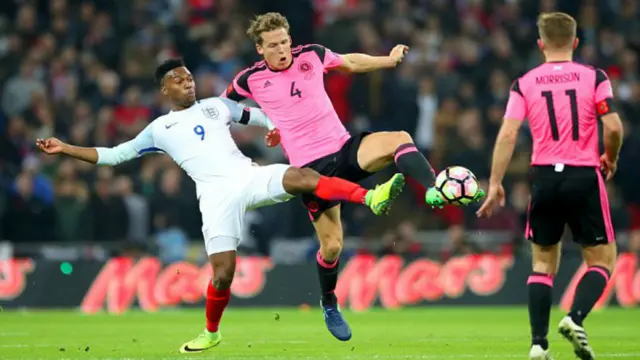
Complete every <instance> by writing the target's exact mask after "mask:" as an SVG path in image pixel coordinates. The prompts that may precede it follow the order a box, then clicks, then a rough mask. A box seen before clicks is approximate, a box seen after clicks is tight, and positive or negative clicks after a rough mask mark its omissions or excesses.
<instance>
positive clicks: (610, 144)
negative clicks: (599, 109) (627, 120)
mask: <svg viewBox="0 0 640 360" xmlns="http://www.w3.org/2000/svg"><path fill="white" fill-rule="evenodd" d="M601 119H602V124H603V125H604V126H603V135H604V136H603V141H604V151H605V153H604V155H603V156H602V157H601V158H600V163H601V165H602V170H603V171H604V172H605V174H606V176H607V180H611V178H613V175H615V173H616V170H617V167H618V166H617V163H618V157H619V155H620V149H621V148H622V139H623V137H624V134H623V127H622V121H621V120H620V116H619V115H618V113H610V114H607V115H604V116H602V118H601Z"/></svg>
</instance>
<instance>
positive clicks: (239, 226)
mask: <svg viewBox="0 0 640 360" xmlns="http://www.w3.org/2000/svg"><path fill="white" fill-rule="evenodd" d="M289 167H290V166H289V165H283V164H275V165H268V166H256V167H254V168H251V169H250V171H248V172H246V173H243V174H242V176H243V178H242V179H238V183H239V184H243V185H240V186H237V187H233V186H232V185H229V186H228V188H222V189H221V188H220V187H219V186H218V187H214V185H213V184H212V187H211V188H210V189H205V190H204V191H202V192H201V195H200V212H201V213H202V234H203V235H204V242H205V248H206V249H207V255H211V254H216V253H221V252H225V251H233V250H236V249H237V248H238V245H240V241H241V234H242V231H243V226H244V225H243V223H244V215H245V213H246V212H247V211H248V210H252V209H256V208H259V207H262V206H268V205H273V204H277V203H281V202H285V201H288V200H290V199H291V198H293V197H294V196H293V195H291V194H289V193H287V192H286V191H285V190H284V185H283V180H284V173H285V172H286V171H287V169H288V168H289ZM246 177H248V178H246ZM247 180H249V181H248V182H247ZM245 184H246V185H245Z"/></svg>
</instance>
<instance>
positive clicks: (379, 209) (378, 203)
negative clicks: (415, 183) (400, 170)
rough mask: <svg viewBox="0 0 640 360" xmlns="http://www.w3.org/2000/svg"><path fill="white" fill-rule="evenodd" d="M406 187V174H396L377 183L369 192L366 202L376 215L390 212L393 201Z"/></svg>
mask: <svg viewBox="0 0 640 360" xmlns="http://www.w3.org/2000/svg"><path fill="white" fill-rule="evenodd" d="M403 187H404V175H402V174H395V175H393V177H391V179H390V180H389V181H387V182H386V183H384V184H381V185H377V186H376V188H375V189H373V190H369V192H367V195H366V198H365V203H366V205H367V206H368V207H369V208H371V211H373V213H374V214H376V215H386V214H388V213H389V209H390V208H391V203H392V202H393V200H395V199H396V198H397V197H398V195H400V193H401V192H402V188H403Z"/></svg>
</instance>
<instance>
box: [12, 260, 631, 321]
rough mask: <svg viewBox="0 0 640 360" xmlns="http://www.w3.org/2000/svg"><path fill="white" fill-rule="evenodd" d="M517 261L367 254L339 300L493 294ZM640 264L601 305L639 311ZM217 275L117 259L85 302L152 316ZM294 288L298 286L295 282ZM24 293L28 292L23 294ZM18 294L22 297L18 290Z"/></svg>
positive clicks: (626, 270)
mask: <svg viewBox="0 0 640 360" xmlns="http://www.w3.org/2000/svg"><path fill="white" fill-rule="evenodd" d="M515 261H516V259H515V258H513V257H511V256H497V255H487V254H485V255H468V256H462V257H457V258H453V259H451V260H449V261H446V262H444V263H439V262H435V261H431V260H428V259H418V260H414V261H411V262H406V261H404V260H403V259H402V258H401V257H398V256H385V257H382V258H376V257H373V256H363V255H360V256H356V257H353V258H352V259H351V260H350V261H348V262H347V263H346V265H345V267H344V269H343V270H342V272H341V275H340V279H339V281H338V285H337V288H336V295H337V296H338V299H339V300H340V305H341V306H343V307H349V308H351V309H352V310H355V311H360V310H366V309H368V308H370V307H372V306H374V305H376V304H380V305H381V306H382V307H385V308H399V307H402V306H407V305H413V304H420V303H424V302H438V301H439V300H443V299H457V298H460V297H462V296H463V295H465V294H469V295H473V296H476V297H490V296H492V295H494V294H498V293H500V292H501V291H503V290H507V289H505V288H504V284H505V281H506V279H507V277H508V276H510V275H509V274H510V272H511V276H514V275H516V274H515V273H514V272H513V271H514V270H516V269H520V270H519V271H521V270H522V267H521V266H518V267H515V268H514V264H515ZM517 261H528V260H526V259H518V260H517ZM638 265H639V264H638V257H637V256H635V255H633V254H621V255H620V257H619V258H618V263H617V268H616V271H615V272H614V274H613V275H612V277H611V281H610V283H609V285H608V287H607V289H606V291H605V293H604V295H603V296H602V297H601V299H600V300H599V301H598V304H597V306H596V307H604V306H606V305H607V304H608V303H609V301H610V300H611V299H612V298H613V296H614V294H615V299H616V300H617V303H619V304H620V305H621V306H624V307H633V306H637V305H638V304H640V270H639V269H638ZM527 266H528V265H527ZM23 267H24V266H23ZM272 269H273V264H272V263H271V261H270V260H269V259H268V258H260V257H240V258H238V263H237V269H236V278H235V279H234V282H233V285H232V287H231V292H232V294H233V295H234V296H235V297H239V298H254V297H257V296H259V295H261V294H262V292H263V289H264V288H265V286H267V285H268V284H267V275H268V273H269V271H270V270H272ZM585 271H586V267H585V266H582V267H580V268H579V269H578V270H577V271H576V272H575V274H574V275H573V277H572V279H571V281H570V283H569V284H568V285H566V286H565V284H557V285H558V286H563V287H565V288H566V289H565V291H564V295H563V297H562V300H561V303H560V306H561V307H562V308H563V309H566V308H568V307H569V306H570V305H571V302H572V301H573V298H574V295H575V289H576V286H577V284H578V282H579V280H580V279H581V278H582V276H583V274H584V272H585ZM0 274H1V272H0ZM22 274H24V272H23V273H22ZM289 274H291V273H290V272H288V271H286V272H279V273H278V276H288V275H289ZM528 274H529V273H528V272H527V273H522V274H517V275H516V276H518V277H521V278H522V280H523V281H522V286H521V288H518V289H519V290H518V291H525V279H526V277H527V276H528ZM211 277H212V271H211V268H210V266H209V265H205V266H203V267H197V266H195V265H193V264H189V263H184V262H179V263H174V264H171V265H169V266H167V267H164V268H163V265H162V264H161V262H160V261H159V260H158V259H156V258H152V257H149V258H144V259H141V260H139V261H137V262H136V261H134V260H132V259H128V258H116V259H112V260H110V261H108V262H107V263H105V265H104V266H103V268H102V270H101V271H100V272H99V274H98V275H97V276H96V278H95V280H94V281H93V283H92V284H91V286H90V289H89V290H88V292H87V293H86V295H85V297H84V299H83V301H82V305H81V309H82V311H84V312H86V313H95V312H98V311H100V310H102V309H103V308H104V307H105V305H106V309H107V311H109V312H111V313H116V314H118V313H122V312H124V311H126V310H128V309H129V308H131V306H133V305H134V303H136V302H137V304H138V306H139V307H140V308H141V309H142V310H144V311H156V310H158V309H159V308H162V307H169V306H176V305H179V304H181V303H199V302H201V301H202V300H203V298H204V295H205V293H206V287H207V282H208V281H210V280H211ZM6 279H7V277H6V275H5V278H4V279H3V277H1V276H0V291H4V290H5V289H9V288H10V289H20V286H16V285H14V286H11V287H8V286H6V285H4V284H5V283H17V284H20V282H19V281H18V282H16V281H17V280H11V281H7V280H6ZM14 279H15V278H14ZM18 280H19V278H18ZM308 280H309V281H314V280H315V279H308ZM278 282H279V283H282V282H285V281H278ZM289 283H290V284H291V286H295V285H294V282H293V281H291V282H289ZM3 285H4V286H3ZM22 288H24V275H23V277H22ZM508 290H509V291H514V289H508ZM294 291H295V289H294ZM20 292H21V290H20V291H18V293H20ZM13 294H14V297H15V296H16V295H15V294H16V291H15V290H14V291H13ZM3 296H4V297H5V298H6V297H7V293H6V292H4V293H0V299H2V298H3ZM496 296H498V295H496ZM499 296H507V297H508V296H509V294H505V293H501V294H499ZM274 301H275V300H274ZM471 303H473V301H471Z"/></svg>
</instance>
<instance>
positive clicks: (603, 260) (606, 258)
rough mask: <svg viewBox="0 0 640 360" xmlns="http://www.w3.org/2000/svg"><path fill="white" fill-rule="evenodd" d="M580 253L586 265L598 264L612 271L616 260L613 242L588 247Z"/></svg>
mask: <svg viewBox="0 0 640 360" xmlns="http://www.w3.org/2000/svg"><path fill="white" fill-rule="evenodd" d="M582 253H583V256H584V260H585V263H586V264H587V266H590V267H591V266H599V267H602V268H605V269H607V270H609V271H610V272H613V269H614V268H615V265H616V260H617V249H616V244H615V243H611V244H607V245H599V246H594V247H588V248H585V249H583V251H582Z"/></svg>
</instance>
